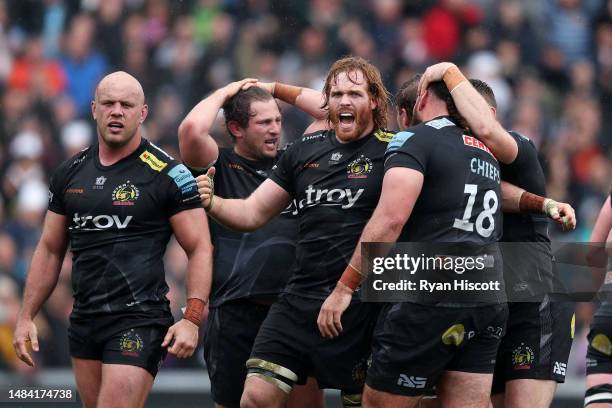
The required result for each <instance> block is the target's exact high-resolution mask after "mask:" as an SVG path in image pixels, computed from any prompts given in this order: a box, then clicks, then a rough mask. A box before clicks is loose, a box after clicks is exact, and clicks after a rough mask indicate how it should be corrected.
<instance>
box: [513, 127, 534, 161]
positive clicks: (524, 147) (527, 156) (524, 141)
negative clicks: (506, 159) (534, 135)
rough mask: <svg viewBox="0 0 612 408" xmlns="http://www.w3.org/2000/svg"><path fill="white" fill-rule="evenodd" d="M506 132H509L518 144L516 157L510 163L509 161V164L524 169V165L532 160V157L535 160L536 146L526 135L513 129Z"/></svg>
mask: <svg viewBox="0 0 612 408" xmlns="http://www.w3.org/2000/svg"><path fill="white" fill-rule="evenodd" d="M508 133H510V135H511V136H512V138H513V139H514V140H515V141H516V145H517V146H518V151H517V153H516V158H515V159H514V161H513V162H512V163H510V165H511V166H517V167H518V168H519V169H525V168H526V167H525V166H527V165H528V164H529V163H531V162H533V160H534V159H535V160H537V158H538V153H537V151H536V147H535V145H534V144H533V142H532V141H531V140H530V139H529V138H527V137H526V136H523V135H522V134H520V133H518V132H514V131H510V132H508Z"/></svg>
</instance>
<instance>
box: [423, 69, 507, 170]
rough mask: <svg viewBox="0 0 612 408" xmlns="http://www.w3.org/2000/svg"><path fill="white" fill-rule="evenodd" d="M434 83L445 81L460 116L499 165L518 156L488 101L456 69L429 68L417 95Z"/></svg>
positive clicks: (424, 74)
mask: <svg viewBox="0 0 612 408" xmlns="http://www.w3.org/2000/svg"><path fill="white" fill-rule="evenodd" d="M435 81H444V83H445V84H446V87H447V88H448V89H449V91H450V93H451V96H452V97H453V101H454V102H455V105H456V106H457V110H458V111H459V113H460V114H461V116H462V117H463V118H464V119H465V120H466V122H467V123H468V126H469V127H470V129H471V130H472V131H473V132H474V133H475V134H476V135H477V136H478V138H479V139H481V140H482V142H483V143H484V144H485V145H487V147H488V148H489V149H490V150H491V152H493V154H494V155H495V157H496V158H497V159H498V160H499V161H500V162H502V163H506V164H509V163H512V162H513V161H514V159H516V155H517V154H518V146H517V144H516V141H515V140H514V139H513V138H512V136H510V134H509V133H508V132H506V130H505V129H504V128H503V127H502V125H501V124H500V123H499V122H498V121H497V120H496V119H495V115H494V114H493V112H492V110H491V107H490V106H489V104H488V103H487V101H486V100H485V99H484V98H483V96H482V95H480V94H479V93H478V91H477V90H476V89H475V88H474V87H473V86H472V84H470V82H469V81H468V80H467V78H466V77H465V76H464V75H463V74H462V73H461V71H460V70H459V68H457V66H456V65H455V64H453V63H450V62H441V63H439V64H435V65H432V66H430V67H428V68H427V69H426V70H425V72H424V73H423V76H422V77H421V81H420V83H419V88H418V94H419V95H420V94H421V93H422V92H424V91H425V89H427V86H428V85H429V84H430V83H431V82H435Z"/></svg>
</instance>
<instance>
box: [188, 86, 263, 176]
mask: <svg viewBox="0 0 612 408" xmlns="http://www.w3.org/2000/svg"><path fill="white" fill-rule="evenodd" d="M255 82H256V80H255V79H251V78H246V79H243V80H242V81H237V82H232V83H231V84H228V85H227V86H225V87H223V88H220V89H217V90H216V91H215V92H213V93H212V94H211V95H210V96H208V97H207V98H205V99H203V100H202V101H200V103H198V104H197V105H196V106H195V107H194V108H193V109H192V110H191V111H190V112H189V113H188V114H187V116H185V119H183V121H182V122H181V124H180V126H179V130H178V135H179V136H178V137H179V149H180V152H181V159H182V160H183V161H184V162H185V163H186V164H187V165H188V166H190V167H194V168H197V169H205V168H207V167H209V166H210V165H212V164H213V163H214V162H215V161H216V160H217V157H218V155H219V147H218V146H217V142H215V140H214V139H213V138H212V137H211V136H210V133H209V132H210V128H211V127H212V125H213V123H214V122H215V119H216V117H217V114H218V113H219V110H220V109H221V107H222V106H223V104H224V103H225V102H226V101H227V100H228V99H229V98H231V97H232V96H234V95H236V93H238V91H240V90H241V89H246V88H248V87H249V86H251V85H253V84H254V83H255Z"/></svg>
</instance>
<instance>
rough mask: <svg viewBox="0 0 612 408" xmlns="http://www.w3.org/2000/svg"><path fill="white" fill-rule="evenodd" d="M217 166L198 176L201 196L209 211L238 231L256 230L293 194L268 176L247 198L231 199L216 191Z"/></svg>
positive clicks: (277, 212)
mask: <svg viewBox="0 0 612 408" xmlns="http://www.w3.org/2000/svg"><path fill="white" fill-rule="evenodd" d="M214 174H215V168H214V167H211V168H210V169H208V172H207V173H206V174H203V175H201V176H199V177H198V178H196V180H197V182H198V192H199V193H200V199H201V200H202V204H203V205H204V208H205V209H206V212H207V213H208V215H210V216H211V217H213V218H214V219H215V220H216V221H217V222H219V223H221V224H223V225H225V226H226V227H227V228H231V229H233V230H236V231H243V232H248V231H254V230H256V229H257V228H260V227H262V226H263V225H265V224H266V223H268V221H270V220H271V219H272V218H274V217H275V216H276V215H278V214H280V213H281V212H282V211H283V210H284V209H285V208H287V206H288V205H289V203H290V201H291V196H290V195H289V193H287V191H285V190H284V189H283V188H281V187H280V186H279V185H278V184H276V183H275V182H274V181H272V180H270V179H267V180H265V181H264V182H263V183H261V184H260V185H259V187H257V189H256V190H255V191H253V192H252V193H251V195H250V196H249V197H248V198H246V199H228V198H221V197H219V196H216V195H214V184H213V182H212V180H213V176H214Z"/></svg>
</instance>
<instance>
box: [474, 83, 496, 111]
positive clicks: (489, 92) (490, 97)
mask: <svg viewBox="0 0 612 408" xmlns="http://www.w3.org/2000/svg"><path fill="white" fill-rule="evenodd" d="M470 84H472V86H473V87H474V88H475V89H476V90H477V91H478V93H479V94H481V95H482V96H483V97H484V98H485V100H486V101H487V103H488V104H489V106H491V107H493V108H497V100H496V99H495V94H494V93H493V89H491V87H490V86H489V84H487V83H486V82H485V81H481V80H480V79H475V78H470Z"/></svg>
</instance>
